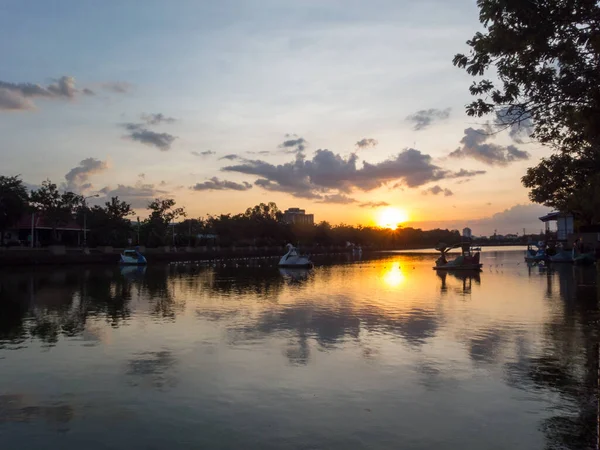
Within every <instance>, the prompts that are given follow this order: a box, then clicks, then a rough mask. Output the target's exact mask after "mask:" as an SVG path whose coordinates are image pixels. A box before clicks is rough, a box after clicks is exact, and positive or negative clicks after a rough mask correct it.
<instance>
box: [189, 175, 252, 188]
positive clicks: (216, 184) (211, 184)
mask: <svg viewBox="0 0 600 450" xmlns="http://www.w3.org/2000/svg"><path fill="white" fill-rule="evenodd" d="M192 189H193V190H194V191H225V190H232V191H247V190H248V189H252V185H251V184H250V183H247V182H245V181H244V182H243V183H236V182H235V181H227V180H219V179H218V178H217V177H212V178H211V179H210V180H208V181H205V182H204V183H196V185H195V186H192Z"/></svg>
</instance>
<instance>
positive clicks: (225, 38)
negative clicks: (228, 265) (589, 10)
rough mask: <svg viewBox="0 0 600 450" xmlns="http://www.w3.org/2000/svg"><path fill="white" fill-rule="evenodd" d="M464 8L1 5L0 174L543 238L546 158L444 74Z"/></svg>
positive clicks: (454, 3)
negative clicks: (531, 188) (399, 215)
mask: <svg viewBox="0 0 600 450" xmlns="http://www.w3.org/2000/svg"><path fill="white" fill-rule="evenodd" d="M478 30H481V25H480V24H479V22H478V10H477V7H476V4H475V1H467V0H447V1H442V0H425V1H421V2H411V1H405V0H372V1H369V2H365V1H358V0H356V1H355V0H302V1H287V0H222V1H219V2H199V1H192V0H190V1H187V0H174V1H171V2H164V1H153V0H146V1H144V2H133V1H130V2H123V1H111V0H107V1H103V2H96V1H91V0H87V1H86V0H78V1H74V0H63V1H60V2H58V1H48V0H43V1H33V0H14V1H11V0H7V1H4V2H2V3H0V42H2V44H0V48H1V50H2V52H1V53H2V64H0V134H1V136H2V141H1V142H2V147H1V150H0V151H1V159H2V164H1V165H0V167H2V170H1V171H0V172H1V173H2V174H3V175H16V174H20V175H21V177H22V178H23V180H24V181H25V182H26V183H28V185H30V186H32V187H35V186H36V185H39V184H40V183H41V182H42V181H43V180H45V179H50V180H52V181H53V182H54V183H57V184H59V185H60V186H61V187H63V188H65V189H69V190H72V191H76V192H78V193H81V194H83V195H96V194H98V195H99V196H100V197H99V198H98V199H97V200H96V199H92V200H91V202H93V201H97V202H104V201H106V200H108V199H109V198H110V197H112V196H116V195H118V196H119V198H120V199H122V200H126V201H128V202H130V203H131V204H132V205H133V206H134V207H135V208H136V210H137V213H138V214H140V215H142V216H144V215H145V214H146V212H145V211H144V208H145V206H146V205H147V203H148V201H149V200H151V199H153V198H155V197H172V198H175V199H176V201H177V203H178V205H182V206H185V208H186V210H187V213H188V217H201V216H206V215H207V214H224V213H238V212H242V211H244V210H245V209H246V208H247V207H250V206H253V205H255V204H257V203H260V202H269V201H274V202H276V203H277V205H278V206H279V207H280V208H281V209H286V208H289V207H300V208H303V209H306V210H307V212H311V213H314V214H315V220H316V221H320V220H327V221H330V222H332V223H349V224H364V225H368V224H373V223H377V221H378V219H377V218H378V217H379V215H380V214H381V211H382V209H385V208H390V207H391V208H397V209H400V210H402V211H404V212H405V213H406V214H407V215H408V217H409V220H410V222H408V223H407V224H406V225H407V226H409V225H413V226H419V227H422V228H425V229H428V228H434V227H444V228H446V227H451V228H460V227H462V226H470V227H471V228H472V229H473V233H475V234H491V233H493V231H494V230H498V232H499V233H508V232H513V233H515V232H518V233H519V234H520V233H522V229H523V228H526V230H527V232H538V231H539V230H540V228H541V225H542V224H541V222H539V221H538V220H537V218H538V217H539V216H541V215H543V214H544V213H546V212H547V211H548V209H547V208H545V207H543V206H540V205H533V204H531V203H530V202H529V200H528V197H527V190H526V189H525V188H524V187H523V186H522V185H521V183H520V179H521V177H522V176H523V175H524V174H525V171H526V169H527V167H531V166H533V165H535V164H536V163H537V161H539V159H540V158H541V157H543V156H545V155H547V154H548V153H549V150H548V149H547V148H543V147H540V146H539V145H538V144H535V143H532V142H530V141H529V139H528V137H527V133H526V131H527V130H526V129H524V130H507V131H505V132H502V133H498V134H494V135H490V134H489V133H487V132H486V130H488V128H487V126H488V125H487V123H488V122H492V121H493V120H494V118H493V117H488V118H473V117H469V116H467V115H466V113H465V111H464V106H465V104H467V103H468V102H470V101H471V100H472V98H471V97H470V95H469V91H468V88H469V85H470V84H471V83H472V81H473V79H472V78H471V77H470V76H468V75H467V74H466V73H465V72H464V71H462V70H460V69H457V68H455V67H454V66H453V65H452V57H453V56H454V54H455V53H458V52H466V51H467V50H468V47H467V46H466V44H465V42H466V40H467V39H469V38H470V37H472V35H473V34H474V33H475V32H476V31H478Z"/></svg>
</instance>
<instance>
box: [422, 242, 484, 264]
mask: <svg viewBox="0 0 600 450" xmlns="http://www.w3.org/2000/svg"><path fill="white" fill-rule="evenodd" d="M455 248H460V249H461V254H460V255H459V256H458V257H457V258H456V259H453V260H451V261H448V260H447V259H446V254H447V253H448V252H449V251H450V250H452V249H455ZM435 249H436V250H437V251H438V252H440V253H441V255H440V257H439V258H438V259H437V260H436V261H435V266H433V269H434V270H452V271H454V270H471V271H478V270H481V267H482V266H483V264H481V263H480V262H479V258H480V255H481V253H479V252H478V251H475V250H473V249H472V248H471V243H470V242H461V243H459V244H454V245H447V244H439V245H438V246H437V247H436V248H435Z"/></svg>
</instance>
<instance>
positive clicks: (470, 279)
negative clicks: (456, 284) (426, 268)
mask: <svg viewBox="0 0 600 450" xmlns="http://www.w3.org/2000/svg"><path fill="white" fill-rule="evenodd" d="M436 275H437V276H438V278H439V279H440V280H441V282H442V286H441V292H442V293H443V294H445V293H447V292H448V284H447V279H448V277H450V278H455V279H457V280H460V281H461V282H462V288H461V289H459V288H454V291H455V292H459V293H463V294H470V293H471V290H472V287H473V283H475V284H477V285H478V284H481V273H480V272H479V271H470V270H463V271H451V270H444V271H441V270H437V271H436Z"/></svg>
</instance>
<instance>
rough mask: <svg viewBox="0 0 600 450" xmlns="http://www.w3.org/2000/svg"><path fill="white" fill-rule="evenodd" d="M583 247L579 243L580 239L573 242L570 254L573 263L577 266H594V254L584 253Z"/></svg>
mask: <svg viewBox="0 0 600 450" xmlns="http://www.w3.org/2000/svg"><path fill="white" fill-rule="evenodd" d="M585 250H586V248H585V245H584V244H583V243H582V242H581V240H580V239H577V240H576V241H575V244H574V245H573V250H572V252H571V257H572V258H573V263H574V264H575V265H578V266H588V265H591V264H594V263H595V262H596V254H595V252H593V251H588V252H586V251H585Z"/></svg>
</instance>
